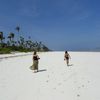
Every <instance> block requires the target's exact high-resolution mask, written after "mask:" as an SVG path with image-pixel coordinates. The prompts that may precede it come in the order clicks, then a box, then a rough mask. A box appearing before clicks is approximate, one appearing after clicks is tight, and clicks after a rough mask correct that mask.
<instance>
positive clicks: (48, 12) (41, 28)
mask: <svg viewBox="0 0 100 100" xmlns="http://www.w3.org/2000/svg"><path fill="white" fill-rule="evenodd" d="M16 26H19V27H20V35H22V36H23V37H25V38H26V39H27V38H28V37H29V36H30V37H31V39H32V40H33V41H42V42H43V43H44V44H45V45H46V46H47V47H49V48H50V49H52V50H89V49H95V48H99V47H100V38H99V37H100V1H99V0H0V31H3V32H4V35H5V37H7V35H8V34H9V33H10V32H14V33H15V36H16V37H17V36H18V33H17V32H16V30H15V27H16Z"/></svg>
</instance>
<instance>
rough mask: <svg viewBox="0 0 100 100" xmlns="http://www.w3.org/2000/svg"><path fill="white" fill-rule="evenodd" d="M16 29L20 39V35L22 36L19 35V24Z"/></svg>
mask: <svg viewBox="0 0 100 100" xmlns="http://www.w3.org/2000/svg"><path fill="white" fill-rule="evenodd" d="M15 29H16V31H17V32H18V40H19V37H20V35H19V31H20V27H19V26H17V27H16V28H15Z"/></svg>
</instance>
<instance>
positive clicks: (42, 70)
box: [38, 69, 47, 72]
mask: <svg viewBox="0 0 100 100" xmlns="http://www.w3.org/2000/svg"><path fill="white" fill-rule="evenodd" d="M44 71H47V70H46V69H41V70H38V72H44Z"/></svg>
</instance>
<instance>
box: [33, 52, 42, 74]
mask: <svg viewBox="0 0 100 100" xmlns="http://www.w3.org/2000/svg"><path fill="white" fill-rule="evenodd" d="M39 59H40V58H39V56H38V55H37V52H36V51H34V53H33V65H32V66H31V69H32V70H34V73H35V72H38V63H39V61H38V60H39Z"/></svg>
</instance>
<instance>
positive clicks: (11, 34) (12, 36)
mask: <svg viewBox="0 0 100 100" xmlns="http://www.w3.org/2000/svg"><path fill="white" fill-rule="evenodd" d="M10 36H11V39H12V41H14V37H15V34H14V33H12V32H11V33H10Z"/></svg>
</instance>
